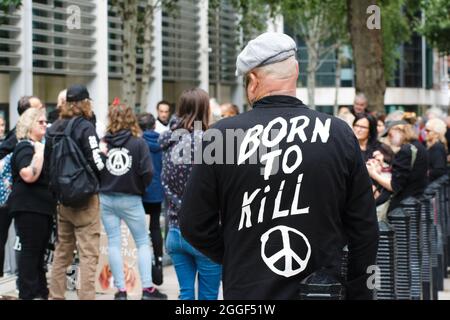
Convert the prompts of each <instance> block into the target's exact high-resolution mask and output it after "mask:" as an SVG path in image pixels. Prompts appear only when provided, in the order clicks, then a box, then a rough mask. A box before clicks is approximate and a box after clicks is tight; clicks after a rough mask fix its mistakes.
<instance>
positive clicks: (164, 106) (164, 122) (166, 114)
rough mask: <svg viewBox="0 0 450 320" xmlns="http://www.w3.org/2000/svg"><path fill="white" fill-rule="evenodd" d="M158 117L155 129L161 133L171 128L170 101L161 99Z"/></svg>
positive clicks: (157, 109)
mask: <svg viewBox="0 0 450 320" xmlns="http://www.w3.org/2000/svg"><path fill="white" fill-rule="evenodd" d="M156 112H157V118H156V123H155V131H156V132H158V133H159V134H161V133H162V132H164V131H167V130H169V129H170V128H169V121H170V103H169V102H167V101H160V102H158V104H157V106H156Z"/></svg>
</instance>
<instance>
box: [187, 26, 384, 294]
mask: <svg viewBox="0 0 450 320" xmlns="http://www.w3.org/2000/svg"><path fill="white" fill-rule="evenodd" d="M256 53H257V54H256ZM295 55H296V44H295V41H294V40H293V39H292V38H291V37H289V36H287V35H285V34H282V33H264V34H262V35H260V36H259V37H258V38H256V39H254V40H252V41H250V42H249V44H248V45H247V47H246V48H245V49H244V50H243V52H242V53H241V54H240V55H239V57H238V59H237V74H238V75H244V79H245V85H246V86H245V88H246V91H245V92H246V94H247V99H248V101H249V103H250V104H251V105H252V107H253V109H252V110H251V111H249V112H246V113H243V114H240V115H238V116H235V117H233V118H229V119H224V120H221V121H219V122H218V123H217V124H215V125H214V126H213V129H216V130H214V131H212V132H208V131H207V132H206V133H205V135H206V136H208V139H205V138H204V141H205V142H204V148H203V150H204V155H203V160H202V161H201V163H198V164H195V165H194V167H193V169H192V174H191V177H190V179H189V182H188V184H187V186H186V190H185V192H184V196H183V199H182V205H181V211H180V214H179V217H180V225H181V231H182V234H183V236H184V237H185V238H186V240H187V241H188V242H190V243H191V244H192V246H194V247H195V248H196V249H198V250H199V251H201V252H203V253H204V254H205V255H206V256H208V257H210V258H211V259H212V260H213V261H216V262H218V263H222V264H223V290H224V291H223V295H224V298H225V299H235V300H241V299H281V300H283V299H298V298H299V291H300V283H301V281H302V280H304V279H305V278H306V277H307V276H309V275H311V274H313V273H316V272H326V273H327V274H328V275H329V276H330V277H334V278H337V279H336V280H337V281H339V280H340V281H341V282H343V283H344V284H345V286H346V289H347V290H346V292H347V298H348V299H371V298H373V292H372V291H371V290H370V286H368V285H367V283H368V282H367V280H368V278H369V275H370V267H371V266H373V265H375V263H376V254H377V244H378V223H377V217H376V210H375V203H374V200H373V196H372V189H371V183H370V179H369V176H368V174H367V169H366V166H365V164H364V162H363V159H362V156H361V151H360V148H359V144H358V141H357V140H356V137H355V136H354V134H353V132H352V130H351V128H350V127H349V126H348V125H347V124H346V123H345V122H344V121H342V120H340V119H338V118H335V117H332V116H329V115H326V114H323V113H319V112H317V111H314V110H310V109H309V108H308V107H307V106H306V105H304V104H303V103H302V102H301V101H300V100H298V99H297V98H296V89H297V78H298V74H299V71H298V70H299V69H298V62H297V61H296V59H295ZM240 132H241V133H240ZM230 133H234V134H230ZM219 134H220V135H219ZM211 135H212V136H213V137H214V138H212V137H211ZM235 135H238V139H237V141H238V143H235V141H236V138H235ZM219 137H220V139H219ZM239 138H243V139H242V140H240V139H239ZM222 139H223V141H224V143H223V146H221V145H220V144H219V143H218V141H220V140H222ZM208 141H211V142H208ZM239 141H241V142H239ZM208 147H209V148H208ZM258 149H259V156H258ZM212 151H214V161H212V160H211V158H209V157H210V153H212ZM220 155H223V159H221V158H220ZM260 156H261V158H260ZM208 158H209V159H208ZM215 159H217V160H215ZM260 159H261V160H260ZM208 163H209V164H208ZM277 164H278V165H277ZM345 245H348V256H349V259H348V261H349V264H348V274H347V280H346V281H345V278H341V276H340V275H341V261H342V255H343V248H344V247H345ZM369 283H370V281H369Z"/></svg>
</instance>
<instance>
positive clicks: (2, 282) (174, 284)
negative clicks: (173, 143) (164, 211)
mask: <svg viewBox="0 0 450 320" xmlns="http://www.w3.org/2000/svg"><path fill="white" fill-rule="evenodd" d="M158 289H159V290H161V292H164V293H165V294H167V295H168V297H169V299H170V300H177V299H178V293H179V287H178V280H177V277H176V274H175V270H174V268H173V266H172V265H170V266H166V267H164V283H163V284H162V285H161V286H159V287H158ZM221 291H222V290H221ZM2 295H3V296H7V297H12V298H17V291H16V290H15V279H14V277H10V278H8V279H5V278H0V296H2ZM66 297H67V299H68V300H77V299H78V298H77V295H76V293H75V292H74V291H68V292H67V296H66ZM129 298H130V300H136V299H140V296H130V297H129ZM97 299H98V300H112V299H113V295H104V294H99V295H97ZM219 299H222V292H220V295H219ZM439 300H450V279H445V280H444V291H441V292H439Z"/></svg>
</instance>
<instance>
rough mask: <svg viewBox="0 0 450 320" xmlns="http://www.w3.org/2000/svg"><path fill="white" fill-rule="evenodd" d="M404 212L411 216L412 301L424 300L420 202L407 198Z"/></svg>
mask: <svg viewBox="0 0 450 320" xmlns="http://www.w3.org/2000/svg"><path fill="white" fill-rule="evenodd" d="M401 206H402V209H403V211H404V212H406V213H408V214H409V217H410V220H409V222H410V223H409V228H410V233H409V252H410V271H411V296H410V298H411V300H420V299H421V298H422V268H421V267H422V261H421V247H420V201H418V200H417V199H415V198H412V197H411V198H407V199H405V200H403V201H402V202H401Z"/></svg>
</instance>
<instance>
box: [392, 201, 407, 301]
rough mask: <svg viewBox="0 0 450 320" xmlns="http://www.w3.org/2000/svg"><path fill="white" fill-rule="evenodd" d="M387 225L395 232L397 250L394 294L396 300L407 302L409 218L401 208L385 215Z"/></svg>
mask: <svg viewBox="0 0 450 320" xmlns="http://www.w3.org/2000/svg"><path fill="white" fill-rule="evenodd" d="M387 217H388V221H389V223H390V224H391V225H392V226H393V228H394V232H395V243H396V249H397V259H396V260H397V261H396V262H397V263H396V265H395V268H396V276H397V278H396V292H397V299H399V300H409V299H410V298H411V270H410V246H409V244H410V239H409V238H410V229H409V223H410V216H409V214H408V213H407V212H405V211H403V209H401V208H397V209H395V210H392V211H391V212H389V213H388V215H387Z"/></svg>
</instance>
